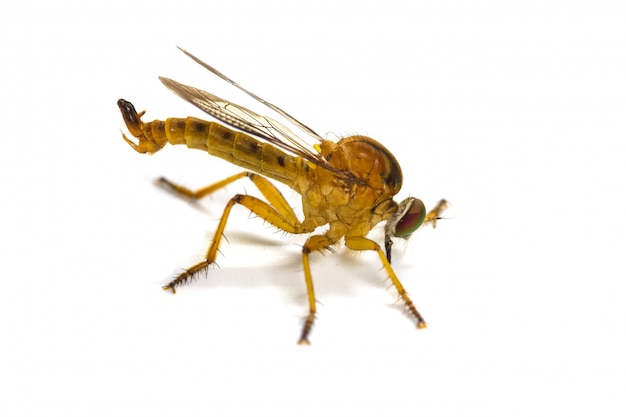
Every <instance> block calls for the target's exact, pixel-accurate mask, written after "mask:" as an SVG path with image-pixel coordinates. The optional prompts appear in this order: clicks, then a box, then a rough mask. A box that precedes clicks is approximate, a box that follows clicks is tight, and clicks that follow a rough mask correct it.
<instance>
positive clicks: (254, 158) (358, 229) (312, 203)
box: [118, 51, 446, 344]
mask: <svg viewBox="0 0 626 417" xmlns="http://www.w3.org/2000/svg"><path fill="white" fill-rule="evenodd" d="M183 52H184V51H183ZM185 53H186V54H187V55H189V56H190V57H191V58H192V59H194V60H196V62H198V63H200V64H201V65H203V66H204V67H205V68H207V69H208V70H210V71H211V72H213V73H214V74H216V75H218V76H219V77H221V78H222V79H224V80H226V81H228V82H229V83H231V84H232V85H234V86H236V87H237V88H240V89H242V90H243V91H245V92H246V93H248V94H249V95H251V96H252V97H254V98H255V99H257V100H258V101H260V102H262V103H263V104H265V105H267V106H268V107H271V108H272V109H273V110H275V111H277V112H278V113H280V114H281V115H283V116H284V117H286V118H287V119H288V120H290V121H291V122H293V123H295V124H296V125H297V126H298V127H299V128H300V129H301V130H303V131H304V132H305V133H308V134H312V135H313V136H316V137H317V138H318V139H319V140H320V144H319V146H317V147H316V148H315V149H317V150H318V151H319V152H318V153H314V152H313V151H312V150H309V149H307V148H306V147H303V146H302V145H301V143H300V142H298V141H297V140H296V139H294V136H292V134H291V132H290V131H289V130H288V129H287V128H285V127H284V126H282V125H281V124H280V123H279V122H277V121H275V120H272V119H270V118H267V117H263V116H259V115H257V114H256V113H254V112H252V111H250V110H248V109H245V108H243V107H241V106H238V105H236V104H233V103H230V102H227V101H225V100H222V99H220V98H219V97H217V96H215V95H213V94H211V93H208V92H205V91H202V90H199V89H196V88H194V87H190V86H186V85H183V84H180V83H178V82H176V81H173V80H170V79H167V78H161V81H162V82H163V83H164V84H165V85H166V86H167V87H168V88H170V89H171V90H172V91H174V92H175V93H176V94H178V95H179V96H181V97H182V98H184V99H185V100H187V101H189V102H191V103H192V104H194V105H196V106H197V107H199V108H201V109H202V110H204V111H206V112H207V113H208V114H211V115H213V116H214V117H216V118H218V119H220V120H221V121H223V122H224V123H227V124H229V125H231V126H234V127H236V128H238V129H240V130H243V131H245V132H249V133H251V134H252V135H254V136H257V137H259V138H262V139H264V140H265V141H260V140H257V139H256V138H254V137H252V136H250V135H248V134H246V133H242V132H239V131H235V130H231V129H229V128H227V127H225V126H223V125H222V124H219V123H215V122H208V121H204V120H201V119H197V118H194V117H187V118H169V119H167V120H165V121H161V120H154V121H152V122H148V123H144V122H143V121H141V117H142V116H143V114H144V112H141V113H137V111H136V110H135V108H134V106H133V105H132V104H131V103H130V102H128V101H126V100H123V99H120V100H119V101H118V106H119V108H120V111H121V112H122V116H123V118H124V121H125V123H126V126H127V127H128V130H129V131H130V133H131V134H132V136H134V138H135V139H136V142H135V141H132V140H130V139H128V138H127V137H126V136H125V135H124V136H123V137H124V140H126V142H127V143H128V144H129V145H130V146H131V147H132V148H133V149H134V150H136V151H137V152H140V153H154V152H157V151H159V150H160V149H161V148H163V147H164V146H165V145H166V144H168V143H170V144H172V145H187V147H189V148H191V149H198V150H202V151H205V152H208V153H209V154H211V155H214V156H217V157H219V158H222V159H224V160H226V161H228V162H231V163H233V164H235V165H238V166H240V167H242V168H244V169H245V170H246V171H245V172H241V173H240V174H236V175H233V176H231V177H229V178H226V179H224V180H222V181H219V182H217V183H215V184H212V185H210V186H208V187H204V188H202V189H200V190H196V191H192V190H189V189H187V188H185V187H182V186H179V185H176V184H174V183H172V182H170V181H168V180H166V179H164V178H161V179H160V180H159V184H161V185H163V186H166V187H168V188H169V189H171V190H172V191H174V192H176V193H178V194H180V195H183V196H186V197H188V198H192V199H200V198H202V197H204V196H206V195H208V194H210V193H212V192H213V191H215V190H217V189H219V188H222V187H224V186H225V185H227V184H229V183H231V182H233V181H235V180H237V179H240V178H243V177H247V178H249V179H250V180H251V181H252V182H253V183H254V185H255V186H256V187H257V188H258V189H259V190H260V192H261V194H262V195H263V197H264V198H265V200H262V199H260V198H256V197H253V196H250V195H243V194H237V195H235V196H234V197H233V198H231V199H230V200H229V202H228V203H227V204H226V207H225V208H224V212H223V214H222V217H221V219H220V222H219V224H218V226H217V230H216V231H215V234H214V237H213V241H212V243H211V245H210V246H209V249H208V251H207V254H206V256H205V260H203V261H202V262H199V263H198V264H196V265H193V266H192V267H190V268H188V269H186V270H184V271H183V272H182V273H180V274H179V275H178V276H177V277H176V278H175V279H174V280H172V281H171V282H170V283H169V284H168V285H166V286H165V287H163V288H164V289H166V290H171V291H172V292H176V287H178V286H180V285H183V284H185V283H187V282H188V281H189V280H190V279H192V278H193V277H194V276H195V275H196V274H197V273H198V272H199V271H201V270H203V269H205V268H206V267H208V266H209V265H211V264H212V263H213V262H215V259H216V257H217V254H218V248H219V245H220V242H221V239H222V236H223V234H224V229H225V227H226V222H227V220H228V216H229V215H230V211H231V209H232V207H233V206H234V205H235V204H240V205H243V206H244V207H246V208H248V209H249V210H250V211H251V212H253V213H254V214H256V215H257V216H259V217H261V218H262V219H264V220H265V221H267V222H268V223H270V224H272V225H274V226H276V227H277V228H279V229H281V230H283V231H285V232H288V233H311V232H314V231H315V230H316V229H317V228H318V227H320V226H327V229H326V230H325V232H324V233H323V234H319V235H312V236H310V237H309V238H308V239H307V240H306V242H305V243H304V245H303V246H302V263H303V266H304V277H305V283H306V288H307V296H308V304H309V314H308V316H307V318H306V320H305V323H304V326H303V328H302V333H301V335H300V339H299V343H306V344H308V343H309V340H308V335H309V333H310V331H311V328H312V327H313V322H314V320H315V314H316V300H315V291H314V288H313V278H312V275H311V268H310V264H309V255H310V253H312V252H315V251H320V250H323V249H327V248H329V247H330V246H331V245H334V244H336V243H338V242H339V241H340V240H341V239H343V241H344V243H345V245H346V246H347V247H348V248H350V249H353V250H359V251H361V250H371V251H375V252H376V253H377V254H378V256H379V258H380V260H381V263H382V265H383V268H384V269H385V271H386V273H387V275H388V276H389V278H390V279H391V281H392V283H393V285H394V287H395V288H396V290H397V291H398V295H399V296H400V298H401V300H402V302H403V303H404V306H405V307H406V309H407V311H408V312H409V314H410V315H411V316H412V317H413V318H414V319H415V320H416V322H417V327H418V328H424V327H426V322H425V321H424V319H423V318H422V316H421V315H420V313H419V312H418V311H417V308H416V307H415V305H414V304H413V302H412V301H411V299H410V298H409V296H408V294H407V293H406V291H405V289H404V287H403V286H402V284H401V283H400V280H399V279H398V277H397V276H396V274H395V273H394V271H393V269H392V268H391V246H392V244H393V243H392V240H391V238H392V237H401V238H406V237H408V236H409V235H410V234H411V233H412V232H413V231H414V230H416V229H417V228H418V227H419V226H420V225H421V224H423V223H430V224H432V225H433V226H434V225H435V224H436V220H437V219H438V218H439V215H440V213H441V212H442V211H443V210H444V209H445V208H446V202H445V200H441V201H440V202H439V204H438V205H437V206H436V207H435V209H433V210H431V211H430V212H429V213H426V210H425V209H424V204H423V203H422V202H421V201H420V200H417V199H415V198H411V197H410V198H407V199H406V200H403V201H402V202H401V203H400V204H398V203H396V202H395V201H394V200H393V197H394V196H395V195H396V194H397V193H398V192H399V191H400V188H401V187H402V171H401V170H400V165H399V164H398V161H396V159H395V158H394V156H393V155H392V154H391V152H389V151H388V150H387V149H386V148H385V147H384V146H383V145H381V144H380V143H378V142H376V141H375V140H373V139H371V138H368V137H366V136H350V137H346V138H343V139H341V140H340V141H339V142H337V143H335V142H332V141H328V140H323V139H321V138H319V136H317V135H316V134H315V132H313V131H312V130H310V129H309V128H308V127H306V126H305V125H303V124H302V123H300V122H298V121H297V120H295V119H294V118H292V117H291V116H289V115H288V114H287V113H285V112H284V111H282V110H280V109H279V108H277V107H276V106H274V105H272V104H270V103H268V102H265V101H264V100H262V99H261V98H260V97H257V96H256V95H254V94H252V93H250V92H249V91H247V90H245V89H243V88H242V87H241V86H239V85H238V84H237V83H235V82H234V81H232V80H230V79H229V78H228V77H226V76H224V75H223V74H221V73H220V72H219V71H217V70H215V69H214V68H212V67H210V66H209V65H207V64H205V63H203V62H202V61H200V60H198V59H197V58H195V57H193V56H192V55H191V54H189V53H187V52H185ZM272 143H273V144H276V145H278V146H274V145H273V144H272ZM283 149H285V150H288V151H289V153H287V152H285V151H283ZM266 177H267V178H270V179H273V180H276V181H280V182H282V183H284V184H286V185H288V186H289V187H291V188H292V189H294V190H295V191H297V192H298V193H299V194H300V195H301V196H302V209H303V212H304V219H303V220H301V221H300V220H299V219H298V218H297V216H296V214H295V213H294V211H293V209H292V208H291V206H290V204H289V203H288V202H287V201H286V200H285V198H284V197H283V196H282V194H281V193H280V191H279V190H278V189H277V188H276V187H275V186H274V185H273V184H272V183H271V182H270V181H269V180H268V179H267V178H266ZM383 221H384V222H386V226H385V252H386V253H385V252H383V250H382V249H381V247H380V245H379V244H378V243H376V242H374V241H372V240H370V239H368V238H367V237H366V236H367V234H368V233H369V232H370V231H371V230H372V228H373V227H374V226H376V225H377V224H378V223H380V222H383Z"/></svg>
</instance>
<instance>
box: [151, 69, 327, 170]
mask: <svg viewBox="0 0 626 417" xmlns="http://www.w3.org/2000/svg"><path fill="white" fill-rule="evenodd" d="M159 79H160V80H161V82H162V83H163V84H165V86H166V87H167V88H169V89H170V90H172V91H173V92H174V93H176V95H178V96H179V97H181V98H183V99H184V100H186V101H188V102H190V103H191V104H193V105H194V106H196V107H198V108H199V109H200V110H202V111H204V112H206V113H208V114H210V115H211V116H213V117H215V118H216V119H219V120H221V121H222V122H224V123H227V124H229V125H230V126H233V127H234V128H236V129H239V130H242V131H244V132H247V133H250V134H252V135H255V136H258V137H260V138H262V139H265V140H266V141H268V142H269V143H271V144H273V145H276V146H278V147H279V148H282V149H284V150H286V151H288V152H291V153H293V154H295V155H298V156H301V157H303V158H305V159H307V160H309V161H311V162H313V163H315V164H317V165H322V166H326V165H327V164H326V161H325V160H324V159H323V158H322V157H321V156H320V155H319V154H318V153H317V151H316V150H315V148H313V147H312V146H311V145H309V144H308V143H307V142H305V141H304V140H302V139H301V138H299V137H298V136H297V135H296V134H294V133H293V132H292V131H291V130H289V128H287V127H286V126H284V125H283V124H281V123H280V122H278V121H276V120H274V119H272V118H270V117H267V116H261V115H259V114H257V113H255V112H253V111H252V110H249V109H246V108H245V107H243V106H239V105H237V104H235V103H231V102H229V101H227V100H224V99H222V98H220V97H218V96H216V95H215V94H211V93H209V92H207V91H203V90H200V89H199V88H195V87H191V86H188V85H184V84H181V83H179V82H178V81H174V80H171V79H169V78H165V77H159Z"/></svg>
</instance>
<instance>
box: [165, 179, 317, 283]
mask: <svg viewBox="0 0 626 417" xmlns="http://www.w3.org/2000/svg"><path fill="white" fill-rule="evenodd" d="M243 176H247V177H248V178H250V179H251V180H252V182H253V183H254V184H255V185H256V186H257V187H258V188H259V190H260V191H261V193H262V194H263V195H264V196H265V197H266V198H267V200H268V201H269V203H267V202H265V201H263V200H260V199H258V198H256V197H253V196H249V195H243V194H237V195H235V196H234V197H233V198H231V199H230V200H229V201H228V203H227V204H226V207H225V208H224V212H223V213H222V217H221V218H220V222H219V224H218V226H217V230H216V231H215V235H214V236H213V241H212V242H211V245H210V246H209V249H208V251H207V254H206V256H205V260H204V261H202V262H199V263H197V264H196V265H194V266H192V267H191V268H188V269H186V270H185V271H183V272H182V273H181V274H179V275H178V276H177V277H176V278H175V279H174V280H172V281H171V282H170V283H169V284H167V285H166V286H164V287H163V289H164V290H171V291H172V292H173V293H175V292H176V287H179V286H181V285H183V284H185V283H187V282H188V281H189V280H190V279H192V278H193V277H194V275H195V274H196V273H197V272H199V271H201V270H203V269H204V268H206V267H208V266H209V265H211V264H212V263H213V262H215V258H216V257H217V251H218V248H219V245H220V242H221V240H222V236H223V235H224V229H225V228H226V222H227V220H228V216H229V215H230V211H231V209H232V208H233V206H234V205H235V204H241V205H242V206H244V207H246V208H247V209H249V210H250V211H252V212H253V213H254V214H256V215H257V216H259V217H260V218H262V219H263V220H265V221H267V222H268V223H270V224H271V225H273V226H276V227H278V228H279V229H281V230H284V231H285V232H288V233H294V234H297V233H307V232H310V231H311V230H307V229H305V228H304V227H303V225H302V223H301V222H300V221H299V220H298V219H297V217H296V215H295V213H294V212H293V210H292V209H291V207H290V206H289V204H288V203H287V201H286V200H285V198H284V197H283V195H282V194H281V193H280V191H279V190H278V189H277V188H276V187H275V186H274V185H273V184H272V183H271V182H269V181H268V180H267V179H265V178H263V177H262V176H260V175H257V174H254V173H251V172H244V173H242V174H238V176H233V177H230V179H232V178H234V177H238V178H241V177H243ZM235 179H236V178H235ZM228 180H229V178H227V179H226V180H224V181H228ZM224 181H222V182H224ZM218 184H219V183H218ZM207 188H208V187H207Z"/></svg>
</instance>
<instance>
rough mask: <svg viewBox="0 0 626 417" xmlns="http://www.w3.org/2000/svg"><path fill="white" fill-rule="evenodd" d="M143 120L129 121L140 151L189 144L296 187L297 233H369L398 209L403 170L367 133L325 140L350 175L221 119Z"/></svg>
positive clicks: (328, 153)
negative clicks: (134, 123)
mask: <svg viewBox="0 0 626 417" xmlns="http://www.w3.org/2000/svg"><path fill="white" fill-rule="evenodd" d="M140 126H141V127H140V128H139V130H137V129H130V126H129V130H131V132H133V130H137V131H136V132H133V135H135V136H136V137H138V138H139V140H140V142H139V145H138V146H136V147H135V149H136V150H137V151H139V152H142V153H143V152H149V153H153V152H156V151H158V150H159V149H161V148H162V147H163V146H165V145H166V144H167V143H170V144H172V145H187V147H189V148H191V149H198V150H202V151H205V152H208V153H209V154H211V155H214V156H217V157H219V158H222V159H224V160H226V161H228V162H231V163H233V164H235V165H238V166H240V167H242V168H244V169H247V170H250V171H254V172H256V173H258V174H261V175H263V176H265V177H268V178H271V179H274V180H277V181H280V182H282V183H284V184H286V185H288V186H289V187H291V188H293V189H294V190H295V191H297V192H298V193H299V194H301V195H302V208H303V211H304V220H303V221H302V226H301V229H299V230H297V231H295V233H303V232H312V231H313V230H315V229H316V228H317V227H318V226H323V225H326V224H328V225H329V226H330V228H329V230H328V232H327V233H326V236H327V237H328V238H330V239H331V240H332V241H333V242H336V241H338V240H339V239H340V238H342V237H344V236H366V235H367V234H368V233H369V232H370V230H371V229H372V228H373V227H374V226H376V225H377V224H378V223H380V222H381V221H384V220H389V219H390V218H391V216H392V215H393V214H394V213H395V211H396V207H397V204H396V203H395V202H394V201H393V196H394V195H395V194H397V193H398V191H400V188H401V187H402V172H401V170H400V167H399V165H398V162H397V161H396V160H395V158H394V157H393V156H392V155H391V153H390V152H389V151H388V150H387V149H386V148H385V147H383V145H381V144H380V143H378V142H376V141H375V140H374V139H371V138H369V137H366V136H350V137H347V138H344V139H342V140H340V141H339V142H338V143H335V142H332V141H324V142H322V144H321V147H320V148H321V151H320V154H321V156H322V157H323V158H324V159H325V160H327V161H328V162H329V164H330V165H331V166H332V167H333V168H335V169H337V170H341V171H347V172H351V173H353V174H354V176H355V179H346V178H342V177H340V176H338V175H337V174H336V173H335V172H333V171H330V170H327V169H324V168H323V167H319V166H317V165H315V164H312V163H310V162H308V161H306V160H305V159H303V158H300V157H295V156H292V155H289V154H287V153H285V152H283V151H282V150H280V149H278V148H277V147H275V146H273V145H271V144H269V143H264V142H261V141H259V140H257V139H255V138H253V137H252V136H250V135H247V134H245V133H242V132H237V131H234V130H231V129H229V128H227V127H225V126H223V125H221V124H219V123H215V122H207V121H205V120H201V119H197V118H195V117H187V118H184V119H183V118H169V119H167V120H165V121H161V120H154V121H152V122H148V123H143V122H141V125H140ZM136 133H138V134H136ZM131 143H132V142H131ZM142 145H144V146H142Z"/></svg>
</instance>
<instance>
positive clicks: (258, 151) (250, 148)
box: [151, 117, 305, 186]
mask: <svg viewBox="0 0 626 417" xmlns="http://www.w3.org/2000/svg"><path fill="white" fill-rule="evenodd" d="M152 124H153V126H152V129H151V130H152V133H153V134H157V135H158V133H159V132H158V131H159V130H161V131H162V134H163V135H164V136H165V137H166V138H167V141H168V142H169V143H171V144H172V145H182V144H186V145H187V147H189V148H191V149H199V150H203V151H206V152H208V153H209V154H211V155H214V156H217V157H219V158H222V159H224V160H226V161H228V162H231V163H233V164H235V165H238V166H240V167H242V168H244V169H248V170H251V171H254V172H257V173H259V174H261V175H264V176H266V177H269V178H272V179H275V180H277V181H281V182H283V183H285V184H287V185H289V186H293V184H294V183H295V182H296V177H297V176H298V175H300V173H301V172H303V168H304V164H305V163H304V161H303V160H302V159H301V158H297V157H294V156H292V155H289V154H287V153H285V152H283V151H281V150H280V149H278V148H276V147H275V146H273V145H270V144H268V143H263V142H261V141H258V140H256V139H255V138H253V137H252V136H249V135H247V134H245V133H242V132H237V131H235V130H231V129H229V128H227V127H225V126H222V125H221V124H219V123H215V122H207V121H205V120H201V119H197V118H195V117H187V118H185V119H179V118H170V119H167V120H165V122H160V123H159V121H156V120H155V121H154V122H152ZM159 125H160V126H159Z"/></svg>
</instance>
